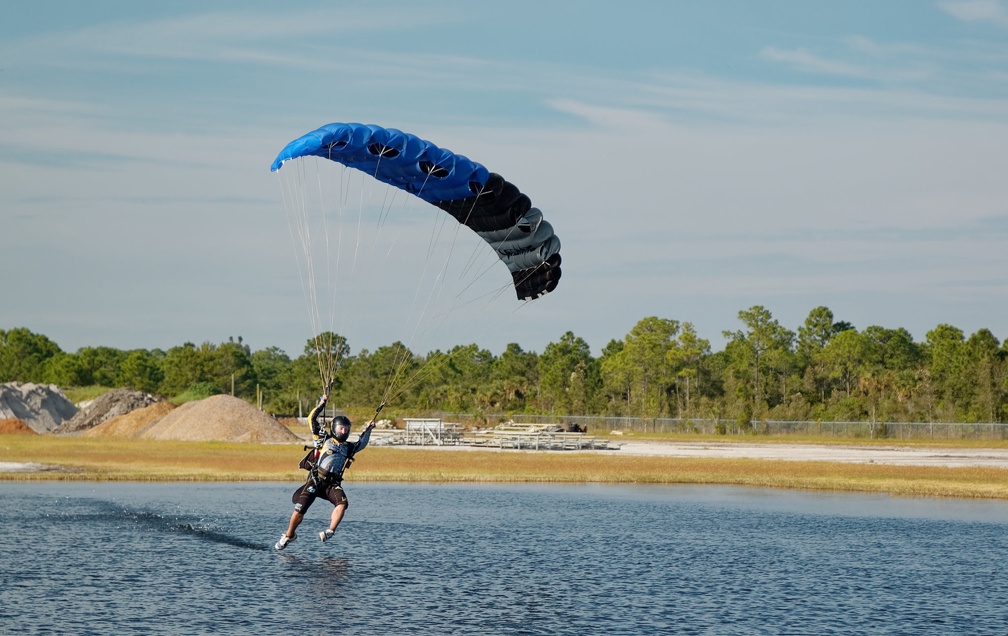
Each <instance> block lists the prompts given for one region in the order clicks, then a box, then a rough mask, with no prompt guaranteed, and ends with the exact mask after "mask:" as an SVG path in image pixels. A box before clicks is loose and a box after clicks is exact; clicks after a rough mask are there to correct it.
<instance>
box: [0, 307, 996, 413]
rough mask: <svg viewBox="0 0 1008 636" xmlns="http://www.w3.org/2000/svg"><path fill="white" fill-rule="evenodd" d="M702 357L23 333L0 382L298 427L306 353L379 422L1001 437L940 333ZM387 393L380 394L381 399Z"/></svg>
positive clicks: (651, 331)
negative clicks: (904, 427) (240, 407)
mask: <svg viewBox="0 0 1008 636" xmlns="http://www.w3.org/2000/svg"><path fill="white" fill-rule="evenodd" d="M738 319H739V321H740V322H741V325H742V327H741V328H740V329H738V330H737V331H726V332H724V334H723V335H724V337H725V339H726V345H725V347H724V349H723V350H721V351H712V350H711V346H710V343H709V341H707V340H705V339H703V338H701V337H699V336H698V334H697V331H696V329H695V327H694V325H693V324H691V323H689V322H680V321H677V320H671V319H665V318H658V317H654V316H651V317H647V318H644V319H642V320H641V321H640V322H638V323H637V324H636V325H635V326H634V327H633V329H632V330H631V331H630V333H628V334H626V336H625V337H623V338H622V339H621V340H615V339H614V340H611V341H610V342H609V343H608V344H607V345H606V346H605V348H604V349H603V351H602V353H601V355H600V356H598V357H595V356H593V355H592V354H591V350H590V347H589V346H588V344H587V342H585V341H584V340H583V339H582V338H580V337H578V336H576V335H575V334H574V333H572V332H567V333H565V334H563V335H562V336H561V337H560V338H559V340H557V341H556V342H551V343H549V344H548V345H547V346H546V347H545V349H544V350H543V351H542V353H536V352H533V351H526V350H524V349H523V348H522V347H521V346H520V345H519V344H517V343H512V344H509V345H508V346H507V347H506V349H505V351H504V352H503V353H502V354H501V355H499V356H497V355H494V354H492V353H491V352H490V351H488V350H487V349H483V348H480V347H479V346H478V345H476V344H468V345H458V346H455V347H453V348H452V349H451V350H449V351H433V352H428V353H426V354H423V355H421V354H418V353H416V352H412V351H409V350H408V349H407V348H406V347H405V346H404V345H403V344H402V343H400V342H394V343H392V344H390V345H386V346H382V347H379V348H378V349H376V350H375V351H368V350H366V349H365V350H361V351H359V352H356V353H354V352H353V351H352V350H351V348H350V345H349V342H348V341H347V340H346V339H345V338H344V337H342V336H340V335H338V334H332V333H327V334H322V337H320V338H318V339H317V340H316V339H311V340H309V341H308V342H307V344H306V345H305V349H304V351H303V352H302V353H301V355H300V356H298V357H296V358H291V357H290V356H288V355H287V354H286V353H285V352H284V351H282V350H280V349H278V348H276V347H269V348H266V349H261V350H257V351H252V350H251V348H250V347H249V346H248V345H247V344H245V343H244V342H243V341H242V338H241V337H238V338H237V339H235V338H233V337H232V338H230V339H229V340H228V341H227V342H223V343H220V344H214V343H210V342H204V343H203V344H201V345H198V346H197V345H195V344H193V343H191V342H186V343H184V344H182V345H180V346H177V347H172V348H171V349H168V350H167V351H163V350H160V349H153V350H146V349H133V350H128V351H124V350H120V349H115V348H111V347H83V348H81V349H79V350H78V351H76V352H74V353H68V352H64V351H62V350H61V349H60V347H59V346H58V345H57V344H56V343H55V342H53V341H52V340H50V339H49V338H48V337H46V336H44V335H41V334H36V333H33V332H31V331H30V330H28V329H27V328H23V327H20V328H14V329H10V330H6V331H5V330H0V382H10V381H19V382H36V383H51V384H56V385H58V386H62V387H81V386H93V385H96V386H104V387H109V388H112V387H131V388H133V389H135V390H138V391H146V392H150V393H156V394H160V395H164V396H166V397H169V398H173V399H176V400H181V401H184V400H185V399H193V398H199V397H205V396H208V395H212V394H215V393H231V394H233V395H236V396H238V397H241V398H243V399H246V400H248V401H250V402H253V403H259V404H261V406H262V407H263V408H264V409H266V410H268V411H270V412H273V413H296V412H299V411H303V410H304V409H305V407H306V405H310V404H311V403H312V402H313V401H314V400H316V399H317V397H318V395H319V393H320V391H321V388H320V387H321V379H320V374H319V370H318V362H317V360H318V357H319V355H320V354H319V352H318V351H317V348H316V345H315V343H316V342H317V341H320V342H328V343H331V345H329V346H330V347H331V350H330V351H326V352H323V353H322V354H323V355H333V356H335V357H336V358H337V359H339V360H340V361H341V363H340V366H339V371H338V373H337V378H336V382H335V384H334V386H333V387H332V389H331V392H330V394H331V398H330V404H333V405H336V406H338V407H340V408H342V409H344V410H346V411H348V412H355V413H363V412H366V411H367V410H369V409H370V410H372V411H373V409H374V408H376V407H377V406H378V404H380V403H381V402H382V400H383V399H385V398H388V402H389V407H390V409H393V410H392V412H393V413H396V412H398V413H407V414H414V415H420V414H424V413H437V412H451V413H470V414H473V415H476V416H477V417H478V416H480V415H481V414H491V413H493V414H498V413H525V414H543V415H554V416H563V415H604V416H629V417H645V418H652V417H679V418H703V419H726V418H727V419H732V420H737V421H738V422H740V423H741V422H755V421H758V420H791V421H799V420H822V421H881V422H885V421H891V422H1004V421H1006V420H1008V342H1006V343H1001V342H999V341H998V339H997V338H996V337H995V336H994V335H993V334H992V333H991V332H990V331H989V330H988V329H981V330H979V331H977V332H976V333H974V334H972V335H970V336H969V337H966V335H965V334H964V333H963V331H962V330H961V329H958V328H956V327H954V326H952V325H947V324H941V325H938V326H937V327H935V328H934V329H933V330H931V331H929V332H928V333H927V335H926V337H925V339H924V341H923V342H915V341H914V339H913V338H912V336H911V335H910V333H909V332H908V331H907V330H906V329H902V328H897V329H887V328H884V327H878V326H870V327H867V328H865V329H863V330H858V329H856V328H855V327H854V326H853V325H851V324H850V323H847V322H843V321H838V320H835V318H834V316H833V313H832V312H831V311H830V310H829V309H828V308H826V307H817V308H815V309H813V310H812V311H811V312H809V315H808V317H807V318H806V320H805V322H804V324H802V325H801V326H800V327H799V328H798V329H797V331H796V332H795V331H791V330H789V329H787V328H786V327H784V326H783V325H781V324H780V323H779V322H778V321H777V320H776V319H774V317H773V316H772V314H771V313H770V311H768V310H767V309H766V308H764V307H762V306H754V307H751V308H749V309H746V310H743V311H740V312H739V314H738ZM390 385H391V387H392V392H391V394H389V393H388V391H387V389H388V388H389V386H390Z"/></svg>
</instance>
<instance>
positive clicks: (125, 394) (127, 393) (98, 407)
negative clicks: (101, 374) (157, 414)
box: [55, 389, 158, 433]
mask: <svg viewBox="0 0 1008 636" xmlns="http://www.w3.org/2000/svg"><path fill="white" fill-rule="evenodd" d="M157 401H158V398H156V397H154V396H153V395H151V394H150V393H143V392H141V391H134V390H132V389H112V390H111V391H108V392H106V393H103V394H101V395H100V396H99V397H97V398H96V399H94V400H92V401H91V402H90V403H88V404H87V406H84V407H82V408H81V410H80V411H78V412H77V414H76V415H74V416H73V417H72V418H70V419H69V420H67V421H66V422H63V424H61V425H60V427H59V428H58V429H57V430H56V431H55V432H56V433H76V432H78V431H85V430H88V429H91V428H94V427H95V426H97V425H99V424H101V423H102V422H106V421H108V420H111V419H112V418H115V417H119V416H121V415H126V414H127V413H131V412H133V411H135V410H137V409H142V408H145V407H147V406H150V405H151V404H154V403H155V402H157Z"/></svg>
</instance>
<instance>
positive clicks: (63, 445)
mask: <svg viewBox="0 0 1008 636" xmlns="http://www.w3.org/2000/svg"><path fill="white" fill-rule="evenodd" d="M303 454H304V451H303V450H302V446H301V445H300V444H250V443H237V442H182V441H164V440H143V439H125V438H108V437H106V438H83V437H57V436H44V435H0V461H3V462H37V463H40V464H45V465H49V466H53V465H56V466H59V467H61V470H58V471H44V472H36V473H7V474H0V478H3V479H18V480H26V479H32V480H36V479H49V480H51V479H64V480H70V479H72V480H131V481H132V480H135V481H151V480H153V481H194V480H195V481H290V482H297V481H301V480H302V479H303V478H304V472H302V471H300V470H298V469H297V463H298V461H299V460H300V459H301V457H302V456H303ZM347 478H348V480H349V481H399V482H553V483H612V484H722V485H736V486H753V487H762V488H789V489H804V490H835V491H850V492H872V493H888V494H892V495H902V496H928V497H974V498H995V499H1008V470H1004V469H998V468H985V467H975V468H946V467H935V466H890V465H885V464H844V463H834V462H795V461H776V460H774V461H769V460H759V459H724V458H678V457H651V456H625V455H624V456H621V455H618V454H605V455H603V454H599V453H591V452H584V453H578V452H557V453H546V452H516V451H503V452H501V451H471V450H457V451H456V450H423V449H416V448H382V447H372V448H368V449H367V450H365V451H364V452H363V453H361V455H360V457H358V458H357V461H356V462H355V463H354V465H353V467H352V468H351V470H350V472H349V473H348V475H347Z"/></svg>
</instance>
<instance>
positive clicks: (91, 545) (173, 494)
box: [0, 483, 1008, 634]
mask: <svg viewBox="0 0 1008 636" xmlns="http://www.w3.org/2000/svg"><path fill="white" fill-rule="evenodd" d="M293 488H294V485H293V484H104V483H102V484H94V483H87V484H76V483H74V484H59V483H41V484H31V483H0V511H2V513H0V514H2V516H0V523H2V527H0V563H2V570H0V573H2V580H0V601H2V602H0V625H2V626H3V627H4V628H5V629H7V630H9V632H10V633H27V634H43V633H60V632H66V633H78V634H120V633H124V632H125V633H146V634H178V633H187V634H246V633H262V634H273V633H279V634H286V633H319V634H323V633H334V632H341V633H358V634H390V633H416V634H472V633H490V634H584V633H596V632H604V633H616V634H650V633H684V634H751V633H766V634H780V633H799V634H816V633H850V634H863V633H887V634H888V633H892V634H927V633H932V634H953V633H955V634H961V633H970V634H986V633H990V634H1004V633H1008V575H1006V574H1005V573H1004V568H1003V567H1002V564H1003V563H1004V561H1005V557H1006V556H1008V554H1006V552H1008V548H1006V547H1005V536H1006V531H1008V504H1006V503H1004V502H984V501H978V502H974V501H963V500H932V499H894V498H891V497H886V496H877V495H847V494H831V493H802V492H782V491H771V490H755V489H742V488H721V487H673V486H649V487H633V486H539V485H492V486H487V485H443V486H442V485H390V484H348V486H347V489H348V492H349V496H350V501H351V504H350V508H349V510H348V513H347V517H346V519H345V520H344V522H343V525H341V526H340V529H339V531H338V536H337V537H336V539H334V540H332V541H330V542H327V543H325V544H322V543H321V542H319V541H318V539H317V538H315V537H316V536H317V535H316V534H315V532H316V531H317V530H318V529H321V528H322V527H323V526H324V525H325V524H326V522H327V520H328V516H329V509H328V504H326V503H325V502H318V503H317V504H316V506H315V507H313V508H312V510H310V511H309V513H308V518H307V519H306V521H305V523H304V524H303V525H302V528H303V532H302V533H301V536H300V538H299V539H298V541H296V542H294V543H292V544H291V546H290V547H289V548H288V549H287V550H285V551H284V552H282V553H277V552H274V551H273V550H272V544H273V542H274V541H275V540H276V537H277V536H279V534H280V532H281V531H282V530H283V529H284V528H285V527H286V523H287V519H288V517H289V515H290V492H291V491H292V490H293ZM315 526H318V528H316V527H315ZM342 621H349V624H346V625H341V624H340V623H341V622H342Z"/></svg>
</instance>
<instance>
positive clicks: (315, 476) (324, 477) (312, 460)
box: [298, 438, 356, 488]
mask: <svg viewBox="0 0 1008 636" xmlns="http://www.w3.org/2000/svg"><path fill="white" fill-rule="evenodd" d="M334 442H335V443H336V444H337V445H339V446H346V447H347V451H346V456H345V457H344V459H343V464H342V465H341V466H339V467H338V469H337V470H326V469H325V468H324V467H323V466H321V464H322V462H323V460H324V459H325V458H326V457H329V456H331V455H334V454H335V453H334V452H333V451H327V452H325V453H322V454H320V455H319V456H318V457H316V456H315V449H314V448H313V449H311V450H310V451H308V454H307V455H305V456H304V458H303V459H302V460H301V462H300V463H299V464H298V467H299V468H301V469H302V470H307V471H308V479H309V481H311V482H312V483H313V484H314V485H315V487H316V488H327V487H329V486H339V485H340V484H341V483H342V482H343V473H344V472H345V471H346V470H347V469H348V468H350V465H351V464H353V461H354V457H353V456H354V452H355V450H356V449H355V448H354V445H353V444H351V443H349V442H340V441H338V440H334ZM325 443H327V444H328V443H329V438H327V439H326V442H325Z"/></svg>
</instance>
